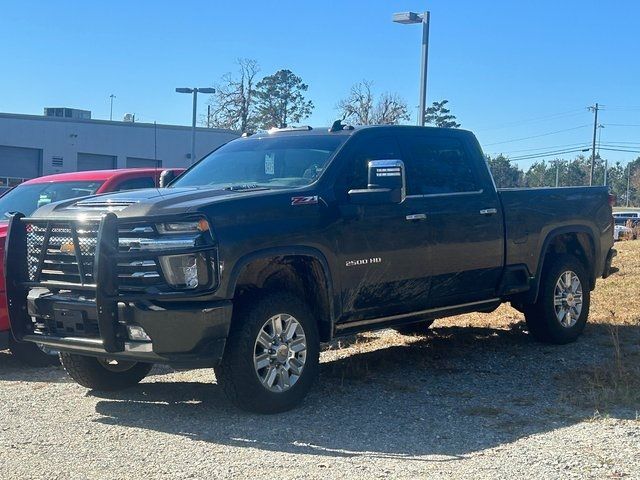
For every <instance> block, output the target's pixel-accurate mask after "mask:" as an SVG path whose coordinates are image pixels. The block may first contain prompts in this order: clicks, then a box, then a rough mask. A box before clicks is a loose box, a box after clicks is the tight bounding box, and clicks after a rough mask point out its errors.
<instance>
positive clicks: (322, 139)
mask: <svg viewBox="0 0 640 480" xmlns="http://www.w3.org/2000/svg"><path fill="white" fill-rule="evenodd" d="M346 138H347V137H346V136H343V135H296V136H293V135H292V136H286V135H282V136H280V135H279V136H276V137H272V138H269V137H267V138H255V139H251V138H250V139H242V140H236V141H233V142H230V143H228V144H226V145H224V146H223V147H220V148H219V149H218V150H216V151H215V152H212V153H210V154H209V155H207V156H206V157H205V158H203V159H202V160H201V161H200V162H199V163H198V164H197V165H196V166H194V167H193V168H192V169H191V170H189V171H187V172H186V173H184V174H183V175H182V176H181V177H180V178H178V179H177V180H176V181H175V182H174V183H172V184H171V187H194V186H215V187H218V188H230V189H238V190H241V189H250V188H261V187H263V188H287V187H301V186H304V185H308V184H310V183H312V182H314V181H315V180H316V179H317V178H318V177H319V176H320V175H321V174H322V172H323V171H324V169H325V167H326V166H327V163H328V162H329V160H330V159H331V158H332V156H333V154H334V153H335V152H336V151H337V150H338V147H340V145H342V143H344V141H345V140H346Z"/></svg>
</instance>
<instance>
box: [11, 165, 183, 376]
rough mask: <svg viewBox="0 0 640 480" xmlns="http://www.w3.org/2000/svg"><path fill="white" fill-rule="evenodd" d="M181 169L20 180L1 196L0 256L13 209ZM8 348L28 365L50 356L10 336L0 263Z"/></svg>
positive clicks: (152, 182) (28, 209)
mask: <svg viewBox="0 0 640 480" xmlns="http://www.w3.org/2000/svg"><path fill="white" fill-rule="evenodd" d="M183 171H184V169H170V170H165V171H164V172H167V173H164V172H163V171H161V170H160V171H159V170H156V169H152V168H128V169H121V170H96V171H85V172H73V173H61V174H56V175H47V176H44V177H38V178H34V179H32V180H28V181H26V182H24V183H21V184H20V185H18V186H17V187H15V188H13V189H12V190H10V191H8V192H5V193H4V194H3V195H2V196H0V255H2V256H4V245H5V237H6V235H7V228H8V220H9V217H10V216H11V214H12V213H13V212H21V213H23V214H25V215H31V214H32V213H33V212H34V211H35V210H36V209H37V208H39V207H41V206H43V205H47V204H49V203H53V202H57V201H60V200H67V199H70V198H76V197H86V196H89V195H97V194H101V193H107V192H118V191H123V190H131V189H138V188H149V187H155V186H156V185H158V181H159V178H160V175H161V172H163V173H164V174H165V175H169V176H176V175H177V174H179V173H181V172H183ZM7 348H10V349H11V351H12V352H13V354H14V355H15V356H16V357H18V358H20V359H21V360H22V361H24V362H25V363H29V364H31V365H36V366H38V365H47V364H49V363H50V361H51V358H50V357H49V356H48V355H46V354H45V353H43V352H42V351H41V350H40V349H38V348H37V347H36V346H35V345H33V344H30V343H22V342H21V343H17V342H15V341H14V339H13V338H12V337H11V332H10V329H9V316H8V314H7V304H6V297H5V279H4V271H3V268H2V265H0V350H3V349H7Z"/></svg>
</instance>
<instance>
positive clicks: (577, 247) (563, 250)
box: [530, 225, 598, 303]
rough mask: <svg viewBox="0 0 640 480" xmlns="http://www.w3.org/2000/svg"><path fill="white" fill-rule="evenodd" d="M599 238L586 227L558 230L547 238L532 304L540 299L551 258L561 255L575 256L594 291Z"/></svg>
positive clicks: (537, 270) (537, 272) (541, 252)
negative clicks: (546, 266) (545, 270)
mask: <svg viewBox="0 0 640 480" xmlns="http://www.w3.org/2000/svg"><path fill="white" fill-rule="evenodd" d="M596 242H597V237H596V235H595V234H594V232H593V230H592V229H591V228H589V227H588V226H586V225H569V226H564V227H560V228H556V229H554V230H552V231H551V232H549V233H548V234H547V236H546V237H545V240H544V242H543V244H542V248H541V250H540V256H539V257H538V258H539V261H538V266H537V269H536V278H535V290H534V292H533V295H532V297H531V299H530V300H531V302H532V303H533V302H535V301H536V300H537V299H538V295H539V293H540V283H541V281H542V272H543V269H544V268H545V265H546V264H548V260H549V258H550V257H553V256H555V255H561V254H571V255H575V256H576V257H577V258H578V259H579V260H580V262H581V263H582V264H583V266H584V268H585V270H586V271H587V274H588V276H589V289H590V290H593V288H594V287H595V279H596V264H595V263H596V252H597V251H598V245H597V243H596Z"/></svg>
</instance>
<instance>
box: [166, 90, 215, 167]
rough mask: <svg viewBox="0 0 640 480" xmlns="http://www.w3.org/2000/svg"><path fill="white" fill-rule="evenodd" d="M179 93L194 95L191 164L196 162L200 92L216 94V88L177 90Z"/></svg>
mask: <svg viewBox="0 0 640 480" xmlns="http://www.w3.org/2000/svg"><path fill="white" fill-rule="evenodd" d="M176 92H178V93H192V94H193V115H192V117H191V163H192V164H193V163H194V162H195V161H196V116H197V113H198V92H200V93H216V89H215V88H209V87H201V88H176Z"/></svg>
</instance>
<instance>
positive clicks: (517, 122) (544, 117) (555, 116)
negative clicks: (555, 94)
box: [477, 108, 584, 132]
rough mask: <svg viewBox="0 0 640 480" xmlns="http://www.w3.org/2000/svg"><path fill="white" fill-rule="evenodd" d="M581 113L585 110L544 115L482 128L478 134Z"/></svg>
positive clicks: (579, 109)
mask: <svg viewBox="0 0 640 480" xmlns="http://www.w3.org/2000/svg"><path fill="white" fill-rule="evenodd" d="M580 113H584V108H578V109H574V110H568V111H566V112H559V113H553V114H550V115H544V116H542V117H533V118H528V119H524V120H518V121H515V122H509V123H504V124H501V125H499V126H495V127H488V128H481V129H478V130H477V131H478V132H484V131H487V130H499V129H501V128H508V127H514V126H518V125H524V124H527V123H534V122H541V121H543V120H551V119H557V118H566V117H574V116H576V115H578V114H580Z"/></svg>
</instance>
